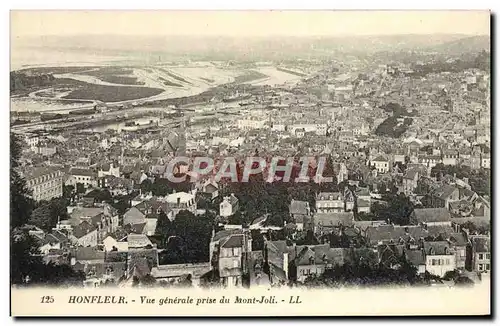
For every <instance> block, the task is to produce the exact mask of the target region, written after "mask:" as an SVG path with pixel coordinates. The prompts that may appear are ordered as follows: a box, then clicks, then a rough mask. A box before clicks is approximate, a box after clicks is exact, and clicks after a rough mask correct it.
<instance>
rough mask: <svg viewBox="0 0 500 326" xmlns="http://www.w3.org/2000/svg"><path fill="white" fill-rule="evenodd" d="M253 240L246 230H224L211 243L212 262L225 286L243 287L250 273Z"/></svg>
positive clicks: (215, 235)
mask: <svg viewBox="0 0 500 326" xmlns="http://www.w3.org/2000/svg"><path fill="white" fill-rule="evenodd" d="M251 251H252V238H251V236H250V234H249V232H247V231H245V230H222V231H219V232H217V233H216V234H214V236H213V237H212V240H211V242H210V262H211V266H215V267H216V268H217V269H218V271H219V276H220V278H221V282H222V284H223V286H225V287H227V288H234V287H241V286H242V284H243V275H244V274H245V273H248V264H249V261H248V260H249V258H250V257H249V255H250V253H251Z"/></svg>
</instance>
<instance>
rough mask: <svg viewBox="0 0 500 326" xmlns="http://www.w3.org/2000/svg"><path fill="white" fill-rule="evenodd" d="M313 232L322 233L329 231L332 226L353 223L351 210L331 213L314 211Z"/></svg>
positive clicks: (350, 224)
mask: <svg viewBox="0 0 500 326" xmlns="http://www.w3.org/2000/svg"><path fill="white" fill-rule="evenodd" d="M313 221H314V233H316V234H323V233H326V232H330V231H331V230H332V229H333V228H336V227H338V226H339V225H342V226H352V225H354V213H353V212H334V213H333V212H332V213H316V214H314V217H313Z"/></svg>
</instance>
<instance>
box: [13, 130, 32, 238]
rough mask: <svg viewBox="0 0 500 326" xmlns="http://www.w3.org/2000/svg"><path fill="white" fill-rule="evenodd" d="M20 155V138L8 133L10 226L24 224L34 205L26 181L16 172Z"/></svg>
mask: <svg viewBox="0 0 500 326" xmlns="http://www.w3.org/2000/svg"><path fill="white" fill-rule="evenodd" d="M20 157H21V140H20V139H19V138H18V136H16V135H15V134H12V133H11V135H10V225H11V228H14V227H18V226H21V225H24V224H25V223H26V222H27V221H28V219H29V218H30V215H31V211H32V209H33V206H34V202H33V200H32V199H31V198H30V197H29V196H30V191H29V190H28V188H27V186H26V181H25V180H24V179H23V178H21V176H20V175H19V173H18V172H17V170H16V169H17V168H19V166H20V163H19V159H20Z"/></svg>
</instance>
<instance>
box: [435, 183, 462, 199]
mask: <svg viewBox="0 0 500 326" xmlns="http://www.w3.org/2000/svg"><path fill="white" fill-rule="evenodd" d="M456 190H458V188H456V187H454V186H450V185H447V184H445V185H442V186H441V187H439V188H437V189H435V190H434V191H432V195H433V196H434V197H438V198H441V199H443V200H446V199H448V197H450V196H451V194H453V192H454V191H456Z"/></svg>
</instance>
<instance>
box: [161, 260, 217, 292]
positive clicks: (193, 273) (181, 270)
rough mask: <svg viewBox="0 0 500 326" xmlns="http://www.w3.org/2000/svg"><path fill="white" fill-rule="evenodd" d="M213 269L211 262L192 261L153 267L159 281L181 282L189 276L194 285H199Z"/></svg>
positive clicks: (168, 282)
mask: <svg viewBox="0 0 500 326" xmlns="http://www.w3.org/2000/svg"><path fill="white" fill-rule="evenodd" d="M211 270H212V268H211V265H210V263H208V262H206V263H190V264H172V265H158V266H156V267H153V268H152V269H151V276H153V277H154V278H155V279H156V281H157V282H158V283H160V284H161V283H163V282H165V283H167V284H172V283H179V282H182V281H183V280H185V279H187V278H189V279H190V280H191V282H192V285H193V286H195V287H199V286H200V284H201V280H202V278H203V276H204V275H206V274H207V273H208V272H210V271H211Z"/></svg>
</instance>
